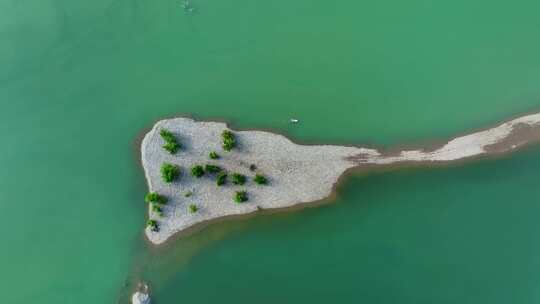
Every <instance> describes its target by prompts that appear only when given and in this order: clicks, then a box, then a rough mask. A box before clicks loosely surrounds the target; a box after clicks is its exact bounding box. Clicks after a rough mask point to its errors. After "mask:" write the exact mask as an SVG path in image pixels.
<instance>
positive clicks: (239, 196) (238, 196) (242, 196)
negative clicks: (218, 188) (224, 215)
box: [234, 191, 248, 203]
mask: <svg viewBox="0 0 540 304" xmlns="http://www.w3.org/2000/svg"><path fill="white" fill-rule="evenodd" d="M247 200H248V196H247V192H246V191H236V193H235V194H234V201H235V202H237V203H243V202H245V201H247Z"/></svg>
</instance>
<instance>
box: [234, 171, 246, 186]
mask: <svg viewBox="0 0 540 304" xmlns="http://www.w3.org/2000/svg"><path fill="white" fill-rule="evenodd" d="M232 182H233V184H235V185H243V184H245V183H246V177H245V176H244V175H242V174H240V173H233V175H232Z"/></svg>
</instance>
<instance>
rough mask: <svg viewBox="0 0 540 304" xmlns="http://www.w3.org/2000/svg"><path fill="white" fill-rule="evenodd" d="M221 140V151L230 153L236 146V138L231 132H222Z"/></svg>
mask: <svg viewBox="0 0 540 304" xmlns="http://www.w3.org/2000/svg"><path fill="white" fill-rule="evenodd" d="M221 138H223V145H222V147H223V150H225V151H231V150H232V149H233V148H234V147H235V146H236V138H235V137H234V134H233V133H232V132H231V131H229V130H225V131H223V133H221Z"/></svg>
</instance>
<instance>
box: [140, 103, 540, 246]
mask: <svg viewBox="0 0 540 304" xmlns="http://www.w3.org/2000/svg"><path fill="white" fill-rule="evenodd" d="M161 129H167V130H169V131H171V132H172V133H174V134H175V136H176V137H177V138H178V139H179V140H180V142H181V143H182V145H183V149H182V150H181V151H180V152H178V153H177V154H175V155H171V154H169V153H168V152H167V151H165V150H164V149H163V148H162V145H163V143H164V142H163V139H162V138H161V137H160V135H159V131H160V130H161ZM226 129H229V128H228V127H227V125H226V124H225V123H221V122H199V121H195V120H193V119H190V118H174V119H167V120H161V121H159V122H157V123H156V124H155V125H154V127H153V128H152V130H151V131H150V132H148V133H147V134H146V135H145V137H144V139H143V142H142V164H143V167H144V171H145V175H146V180H147V182H148V188H149V191H150V192H157V193H159V194H161V195H164V196H166V197H167V198H168V200H169V202H168V203H167V204H166V205H165V206H164V207H163V211H164V213H163V215H162V216H159V215H157V214H155V213H153V212H152V211H151V210H150V209H149V217H150V218H151V219H154V220H156V221H157V223H158V225H159V231H157V232H156V231H152V230H150V229H149V228H147V229H146V230H145V232H146V236H147V237H148V239H149V240H150V241H151V242H152V243H154V244H161V243H163V242H165V241H166V240H167V239H168V238H170V237H171V236H173V235H174V234H176V233H178V232H180V231H183V230H185V229H187V228H189V227H192V226H193V225H195V224H198V223H201V222H205V221H209V220H212V219H216V218H221V217H225V216H232V215H242V214H248V213H252V212H255V211H257V210H260V209H274V208H285V207H291V206H294V205H297V204H300V203H308V202H315V201H320V200H322V199H324V198H326V197H328V196H329V195H330V194H331V193H332V189H333V187H334V184H335V183H336V182H337V180H338V179H339V177H340V176H341V175H342V174H343V173H344V172H345V171H347V170H348V169H351V168H355V167H360V168H361V167H362V166H370V167H373V166H385V165H391V164H398V163H409V162H415V163H445V162H451V161H457V160H461V159H466V158H470V157H475V156H481V155H488V154H497V153H506V152H510V151H512V150H515V149H517V148H519V147H522V146H524V145H526V144H528V143H531V142H533V141H540V113H538V114H532V115H527V116H523V117H520V118H517V119H514V120H511V121H508V122H505V123H502V124H500V125H498V126H496V127H494V128H490V129H486V130H483V131H479V132H475V133H472V134H469V135H465V136H460V137H456V138H454V139H452V140H449V141H448V142H447V143H446V144H444V145H442V146H440V147H437V148H435V149H433V148H432V149H422V148H419V149H412V150H403V151H398V152H397V153H395V152H394V153H387V152H385V151H379V150H377V149H373V148H363V147H346V146H337V145H299V144H296V143H294V142H292V141H291V140H289V139H288V138H286V137H284V136H282V135H279V134H274V133H270V132H263V131H234V130H233V132H234V134H235V136H236V138H237V141H238V146H237V147H236V148H235V149H233V150H232V151H231V152H225V151H223V149H222V148H221V132H222V131H223V130H226ZM210 151H217V152H218V153H219V154H220V155H221V158H220V159H218V160H210V159H209V157H208V154H209V152H210ZM164 162H169V163H173V164H176V165H178V166H180V168H181V169H182V174H181V176H180V178H179V179H178V180H177V181H175V182H173V183H172V184H167V183H164V182H163V181H162V179H161V175H160V167H161V165H162V164H163V163H164ZM196 164H200V165H204V164H215V165H218V166H220V167H222V168H224V169H225V170H226V171H227V172H229V173H232V172H238V173H241V174H244V175H246V176H247V177H248V182H247V183H246V184H245V185H243V186H236V185H232V184H231V183H230V182H229V183H228V184H227V185H225V186H222V187H218V186H217V185H216V182H215V176H213V175H208V174H207V175H205V176H204V177H202V178H195V177H192V176H191V175H190V174H189V170H190V168H191V167H192V166H193V165H196ZM252 164H254V165H256V167H257V170H256V171H255V172H253V171H251V170H250V165H252ZM256 173H261V174H264V175H265V176H266V177H267V178H268V179H269V184H268V185H257V184H255V183H254V182H253V180H252V179H251V178H252V177H253V176H254V175H255V174H256ZM238 190H246V191H247V193H248V196H249V201H248V202H245V203H241V204H237V203H235V202H234V201H233V195H234V192H235V191H238ZM188 191H189V192H191V193H192V195H191V196H190V197H185V195H184V194H185V193H186V192H188ZM190 204H195V205H197V206H198V208H199V210H198V211H197V212H195V213H190V212H189V211H188V208H189V205H190Z"/></svg>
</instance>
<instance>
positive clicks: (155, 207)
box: [152, 204, 163, 216]
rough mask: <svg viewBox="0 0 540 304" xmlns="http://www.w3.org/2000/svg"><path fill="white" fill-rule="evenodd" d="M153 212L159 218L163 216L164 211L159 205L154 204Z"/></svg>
mask: <svg viewBox="0 0 540 304" xmlns="http://www.w3.org/2000/svg"><path fill="white" fill-rule="evenodd" d="M152 211H153V212H155V213H156V214H157V215H159V216H163V209H161V206H160V205H158V204H152Z"/></svg>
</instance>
